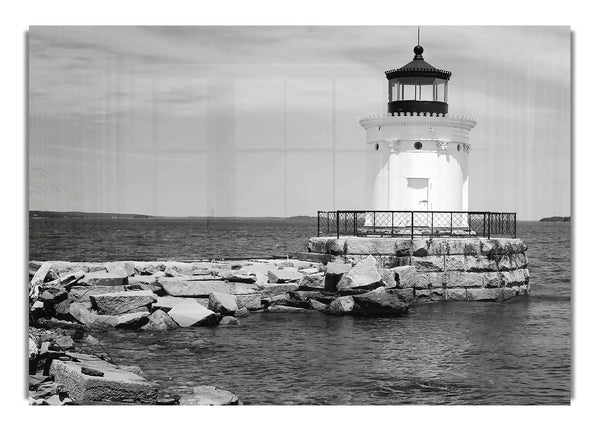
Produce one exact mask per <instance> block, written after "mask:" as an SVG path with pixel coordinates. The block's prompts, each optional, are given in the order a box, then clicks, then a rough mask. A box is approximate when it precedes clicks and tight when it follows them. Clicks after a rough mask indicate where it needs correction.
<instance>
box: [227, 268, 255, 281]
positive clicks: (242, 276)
mask: <svg viewBox="0 0 600 431" xmlns="http://www.w3.org/2000/svg"><path fill="white" fill-rule="evenodd" d="M219 277H221V278H222V279H223V280H227V281H233V282H238V283H248V284H254V283H256V275H255V274H249V273H248V272H246V271H244V270H243V269H241V270H223V271H219Z"/></svg>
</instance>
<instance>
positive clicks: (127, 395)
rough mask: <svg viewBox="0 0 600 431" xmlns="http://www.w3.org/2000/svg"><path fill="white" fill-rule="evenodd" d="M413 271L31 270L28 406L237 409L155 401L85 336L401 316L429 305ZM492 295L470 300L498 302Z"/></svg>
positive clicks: (326, 267)
mask: <svg viewBox="0 0 600 431" xmlns="http://www.w3.org/2000/svg"><path fill="white" fill-rule="evenodd" d="M418 269H419V268H418V266H415V265H400V266H396V267H391V268H385V267H382V265H380V264H379V262H378V259H377V258H376V257H374V256H372V255H364V256H361V258H360V259H354V261H352V262H349V263H344V262H340V261H339V260H338V261H333V262H332V261H330V262H326V263H322V262H319V261H318V259H317V261H309V260H299V259H252V260H243V261H196V262H171V261H150V262H139V261H119V262H105V263H94V262H63V261H49V262H38V261H31V262H29V279H30V290H29V321H30V330H29V364H30V366H29V368H30V369H29V374H30V385H29V389H30V398H29V399H30V404H32V405H45V404H57V405H68V404H95V403H110V404H120V403H135V404H186V405H237V404H241V400H239V398H238V397H237V396H235V395H234V394H231V393H229V392H227V391H226V390H223V389H220V388H215V387H212V386H199V387H196V388H194V390H193V393H191V394H189V393H188V394H164V393H159V391H158V389H157V388H158V385H157V384H155V383H153V382H149V381H147V380H146V379H145V378H144V377H143V371H142V370H140V369H139V368H138V367H137V366H136V365H135V364H128V365H125V366H124V365H123V364H115V363H114V362H113V361H112V359H111V358H110V356H109V355H108V353H107V352H106V350H105V349H104V348H103V346H102V345H101V344H100V343H99V341H98V340H96V339H95V338H94V337H93V336H92V335H90V334H89V331H98V330H105V329H112V328H116V329H119V330H129V331H168V330H177V329H178V328H181V327H192V326H230V325H239V324H243V319H244V318H245V317H247V316H248V315H249V314H250V313H311V312H312V313H317V312H322V313H327V314H331V315H336V316H341V315H354V316H364V317H372V316H378V317H379V316H404V315H406V314H407V313H408V310H409V308H410V307H411V306H412V305H414V304H418V303H422V302H432V300H431V297H430V296H427V297H426V300H425V301H424V300H423V298H424V296H423V295H419V293H418V292H419V289H421V288H422V287H423V273H422V272H421V271H419V270H418ZM430 275H431V274H428V273H425V277H426V278H427V277H429V276H430ZM427 279H429V278H427ZM425 287H427V286H425ZM500 289H509V290H510V289H512V294H511V295H509V297H513V296H515V293H514V291H516V292H517V294H518V293H519V292H520V290H519V288H514V287H512V288H511V287H508V286H507V287H502V288H500ZM497 290H498V288H491V289H489V291H490V292H492V291H494V292H495V294H494V295H488V296H479V297H478V298H477V299H480V300H502V296H500V297H499V296H498V294H497V292H496V291H497ZM525 293H526V292H525ZM438 299H439V298H438ZM443 299H446V300H452V299H453V298H452V297H451V296H450V297H449V296H448V295H444V297H443Z"/></svg>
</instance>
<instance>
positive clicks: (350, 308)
mask: <svg viewBox="0 0 600 431" xmlns="http://www.w3.org/2000/svg"><path fill="white" fill-rule="evenodd" d="M354 308H355V304H354V298H353V297H352V296H341V297H339V298H336V299H334V300H333V301H331V303H330V304H329V305H328V306H327V308H326V309H325V312H326V313H327V314H334V315H343V314H352V313H353V312H354Z"/></svg>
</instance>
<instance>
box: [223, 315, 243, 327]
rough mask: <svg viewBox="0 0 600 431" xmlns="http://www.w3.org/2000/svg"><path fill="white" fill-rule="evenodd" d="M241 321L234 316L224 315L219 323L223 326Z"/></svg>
mask: <svg viewBox="0 0 600 431" xmlns="http://www.w3.org/2000/svg"><path fill="white" fill-rule="evenodd" d="M239 324H240V321H239V320H237V319H236V318H235V317H233V316H224V317H223V318H222V319H221V321H220V322H219V325H222V326H235V325H239Z"/></svg>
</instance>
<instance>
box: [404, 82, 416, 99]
mask: <svg viewBox="0 0 600 431" xmlns="http://www.w3.org/2000/svg"><path fill="white" fill-rule="evenodd" d="M416 90H417V86H416V85H405V86H404V98H403V99H402V100H417V94H416Z"/></svg>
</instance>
